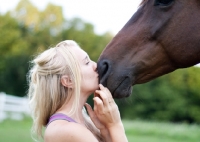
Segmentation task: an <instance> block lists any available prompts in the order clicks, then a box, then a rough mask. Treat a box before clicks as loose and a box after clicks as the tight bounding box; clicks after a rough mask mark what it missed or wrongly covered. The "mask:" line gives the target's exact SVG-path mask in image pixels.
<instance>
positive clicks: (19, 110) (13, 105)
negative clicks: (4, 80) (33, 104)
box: [0, 92, 30, 122]
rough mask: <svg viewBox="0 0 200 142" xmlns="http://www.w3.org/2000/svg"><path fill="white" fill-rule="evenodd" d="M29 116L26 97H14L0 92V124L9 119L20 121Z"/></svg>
mask: <svg viewBox="0 0 200 142" xmlns="http://www.w3.org/2000/svg"><path fill="white" fill-rule="evenodd" d="M26 115H30V109H29V106H28V98H27V97H16V96H12V95H8V94H5V93H4V92H0V122H1V121H3V120H5V119H7V118H10V119H15V120H22V119H23V118H24V117H25V116H26Z"/></svg>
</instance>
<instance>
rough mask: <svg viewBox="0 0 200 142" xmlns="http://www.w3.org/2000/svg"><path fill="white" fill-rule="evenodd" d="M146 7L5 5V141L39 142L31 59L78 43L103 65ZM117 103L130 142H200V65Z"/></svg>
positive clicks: (0, 139)
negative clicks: (107, 50)
mask: <svg viewBox="0 0 200 142" xmlns="http://www.w3.org/2000/svg"><path fill="white" fill-rule="evenodd" d="M140 2H141V0H118V1H114V0H109V1H105V0H102V1H98V2H97V1H94V0H85V1H82V0H73V1H69V0H40V1H39V0H6V1H4V0H0V142H16V141H19V142H28V141H29V142H31V141H33V140H32V139H31V134H30V131H31V130H30V129H31V125H32V120H31V118H30V115H29V114H30V111H29V109H28V102H27V97H26V91H27V89H28V86H27V80H26V74H27V72H28V70H29V62H30V60H31V59H33V57H34V56H35V55H37V54H38V53H39V52H41V51H43V50H45V49H47V48H49V47H52V46H54V45H56V44H57V43H58V42H60V41H62V40H66V39H72V40H75V41H77V42H78V43H79V45H80V46H81V47H82V48H83V49H84V50H85V51H86V52H88V54H89V55H90V57H91V59H92V60H94V61H97V59H98V57H99V55H100V53H101V52H102V50H103V49H104V47H105V46H106V44H107V43H108V42H109V41H110V40H111V39H112V37H113V36H114V35H115V34H116V33H117V32H118V31H119V30H120V29H121V28H122V27H123V25H124V24H125V23H126V22H127V21H128V20H129V18H130V17H131V16H132V15H133V13H134V12H135V11H136V10H137V7H138V5H139V3H140ZM116 101H117V104H118V106H119V109H120V112H121V117H122V119H123V123H124V126H125V129H126V134H127V136H128V139H129V141H130V142H132V141H135V142H144V141H148V142H160V141H163V142H200V125H199V124H200V68H199V67H198V66H194V67H191V68H188V69H181V70H177V71H174V72H173V73H171V74H168V75H164V76H162V77H160V78H158V79H156V80H154V81H151V82H149V83H146V84H141V85H136V86H134V87H133V93H132V95H131V96H130V97H129V98H127V99H122V100H116ZM88 102H89V103H90V104H93V102H92V99H91V98H90V99H89V101H88Z"/></svg>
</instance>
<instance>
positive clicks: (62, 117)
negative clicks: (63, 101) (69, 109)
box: [46, 113, 77, 127]
mask: <svg viewBox="0 0 200 142" xmlns="http://www.w3.org/2000/svg"><path fill="white" fill-rule="evenodd" d="M55 120H66V121H68V122H75V123H77V122H76V121H75V120H73V119H72V118H70V117H69V116H67V115H65V114H62V113H55V114H54V115H52V116H51V117H50V118H49V121H48V123H47V125H46V127H47V126H48V125H49V124H50V123H51V122H52V121H55Z"/></svg>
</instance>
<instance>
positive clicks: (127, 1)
mask: <svg viewBox="0 0 200 142" xmlns="http://www.w3.org/2000/svg"><path fill="white" fill-rule="evenodd" d="M19 1H20V0H0V12H1V13H5V12H7V11H8V10H12V9H14V8H15V7H16V5H17V4H18V2H19ZM30 1H31V2H32V3H33V4H34V5H35V6H36V7H38V8H39V9H40V10H43V9H44V8H45V7H46V5H47V4H48V3H49V2H50V3H53V4H56V5H59V6H62V7H63V13H64V16H65V18H66V19H71V18H74V17H79V18H81V19H82V20H83V21H85V22H89V23H91V24H93V25H94V28H95V32H96V33H99V34H103V33H105V32H107V31H109V32H111V33H112V34H114V35H115V34H116V33H117V32H118V31H119V30H120V29H121V28H122V27H123V26H124V25H125V24H126V22H127V21H128V20H129V19H130V18H131V16H132V15H133V14H134V12H135V11H136V10H137V8H138V6H139V4H140V2H141V0H30Z"/></svg>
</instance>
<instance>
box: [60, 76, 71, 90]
mask: <svg viewBox="0 0 200 142" xmlns="http://www.w3.org/2000/svg"><path fill="white" fill-rule="evenodd" d="M60 81H61V84H62V85H63V86H65V87H67V88H73V83H72V80H71V79H70V78H69V77H68V76H67V75H64V76H62V77H61V80H60Z"/></svg>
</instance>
